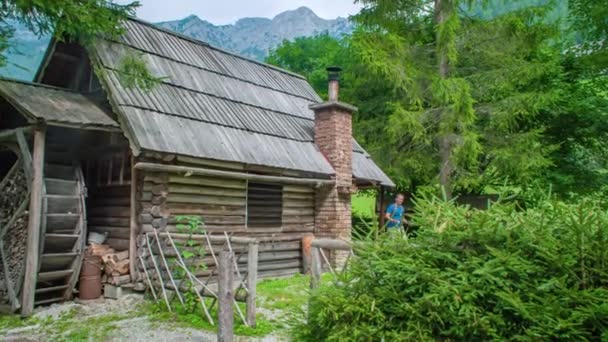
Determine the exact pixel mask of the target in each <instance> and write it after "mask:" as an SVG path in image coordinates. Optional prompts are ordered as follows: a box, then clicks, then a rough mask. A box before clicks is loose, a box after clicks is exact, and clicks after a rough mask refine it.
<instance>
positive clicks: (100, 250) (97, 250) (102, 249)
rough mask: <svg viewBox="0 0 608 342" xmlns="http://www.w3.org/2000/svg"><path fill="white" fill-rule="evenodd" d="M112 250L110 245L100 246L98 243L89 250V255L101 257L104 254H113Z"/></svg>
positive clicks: (91, 245) (93, 244)
mask: <svg viewBox="0 0 608 342" xmlns="http://www.w3.org/2000/svg"><path fill="white" fill-rule="evenodd" d="M110 250H111V248H110V246H109V245H99V244H96V243H92V244H90V245H89V247H88V248H87V254H89V255H94V256H99V257H101V256H103V255H104V254H107V253H111V251H110ZM112 252H113V250H112Z"/></svg>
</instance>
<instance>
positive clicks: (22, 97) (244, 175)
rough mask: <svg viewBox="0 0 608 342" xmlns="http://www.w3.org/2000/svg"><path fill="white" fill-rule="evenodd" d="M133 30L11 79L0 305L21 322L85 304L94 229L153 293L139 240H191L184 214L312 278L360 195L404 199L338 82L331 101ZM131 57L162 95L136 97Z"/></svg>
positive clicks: (57, 49) (1, 118) (56, 49)
mask: <svg viewBox="0 0 608 342" xmlns="http://www.w3.org/2000/svg"><path fill="white" fill-rule="evenodd" d="M125 25H126V32H125V34H124V36H123V37H122V39H121V40H120V41H108V40H99V41H98V42H97V44H96V45H95V46H94V47H92V48H90V49H88V50H87V49H85V48H84V47H82V46H80V45H78V44H74V43H66V42H61V41H52V42H51V44H50V46H49V49H48V52H47V55H46V57H45V59H44V61H43V63H42V66H41V68H40V70H39V72H38V74H37V76H36V79H35V83H24V82H18V81H14V80H7V79H4V80H0V145H1V146H3V148H2V149H1V150H0V165H1V167H0V172H1V173H0V179H2V183H0V192H1V193H2V194H1V195H0V196H4V197H3V198H1V199H0V206H2V207H0V212H1V213H2V216H0V240H1V241H3V243H0V253H1V257H2V261H3V267H2V272H3V273H2V275H1V277H0V279H2V281H3V284H4V287H3V288H0V296H4V297H5V298H9V299H10V298H13V299H15V300H10V301H9V303H10V304H12V309H13V310H16V309H17V308H18V307H19V306H21V307H22V308H23V309H22V311H23V312H24V313H25V314H27V313H30V312H31V309H32V308H33V305H34V303H35V304H36V305H41V304H45V303H52V302H55V301H60V300H65V299H69V298H70V297H71V294H72V289H73V288H74V285H75V283H76V280H77V274H78V268H79V265H80V260H81V257H82V251H83V248H84V245H85V234H86V232H87V231H88V232H99V233H104V234H107V237H108V240H107V243H108V244H109V245H111V246H112V247H113V248H114V249H116V250H129V251H130V256H131V259H132V260H131V276H132V280H133V281H134V282H138V281H141V274H140V273H141V270H140V269H138V267H137V264H136V263H135V260H134V259H135V258H134V256H137V255H138V251H139V249H141V248H144V246H142V242H141V239H139V237H141V235H142V234H144V233H145V232H150V231H154V230H157V231H168V232H172V231H176V229H177V217H178V216H197V217H201V218H202V220H203V222H204V227H205V229H206V230H207V231H208V232H210V233H214V234H215V233H217V234H223V233H224V232H227V233H229V234H235V235H246V236H252V237H256V238H257V239H258V240H259V241H260V244H261V246H260V257H259V266H258V270H259V274H260V276H261V277H264V276H285V275H291V274H294V273H297V272H301V270H302V251H301V241H302V238H303V236H305V235H306V234H314V235H315V236H324V237H338V238H346V239H348V238H349V237H350V229H351V227H350V220H351V210H350V198H351V193H352V192H353V191H354V190H355V189H357V188H368V187H393V186H394V184H393V182H392V181H391V180H390V179H389V178H388V177H387V176H386V175H385V174H384V172H382V170H381V169H380V168H379V167H378V166H377V165H376V164H375V163H374V162H373V160H372V159H371V158H370V156H369V154H368V153H367V152H365V150H364V149H363V148H362V147H361V146H360V145H359V144H357V142H356V141H355V140H354V139H353V138H352V123H351V121H352V119H351V116H352V113H353V112H354V111H356V108H354V107H352V106H350V105H348V104H345V103H342V102H339V101H338V79H337V77H336V74H335V71H336V70H333V74H332V77H330V99H329V101H327V102H323V101H322V99H321V98H320V97H319V96H318V95H317V94H316V93H315V91H314V90H313V89H312V87H311V86H310V85H309V84H308V82H307V81H306V80H305V79H304V78H303V77H302V76H299V75H296V74H293V73H291V72H288V71H285V70H282V69H279V68H276V67H274V66H270V65H266V64H263V63H260V62H257V61H253V60H249V59H246V58H243V57H240V56H237V55H234V54H232V53H229V52H226V51H223V50H220V49H217V48H215V47H212V46H210V45H208V44H206V43H203V42H200V41H197V40H193V39H191V38H188V37H185V36H182V35H179V34H176V33H173V32H170V31H166V30H164V29H161V28H158V27H156V26H154V25H151V24H148V23H145V22H142V21H139V20H136V19H130V20H128V21H127V22H126V23H125ZM130 56H139V57H140V58H141V59H142V60H143V61H145V62H146V64H147V66H148V69H149V70H150V71H151V72H152V73H153V74H154V75H155V76H157V77H162V82H161V83H160V84H159V85H157V86H155V87H154V88H153V89H152V90H150V91H144V90H141V89H139V88H136V87H132V88H130V87H127V86H126V85H125V83H124V82H123V81H122V80H123V78H122V77H123V76H124V75H120V74H119V70H121V63H124V60H125V58H129V57H130ZM9 188H10V189H12V190H11V191H8V192H5V190H6V189H9ZM9 192H10V193H11V194H12V195H10V196H9V195H5V193H9ZM11 196H12V197H11ZM7 232H10V233H7ZM37 241H38V243H36V242H37ZM13 253H21V254H19V255H21V257H15V258H13V259H15V260H12V259H11V255H12V254H13ZM15 255H17V254H15Z"/></svg>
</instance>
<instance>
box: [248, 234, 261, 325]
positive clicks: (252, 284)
mask: <svg viewBox="0 0 608 342" xmlns="http://www.w3.org/2000/svg"><path fill="white" fill-rule="evenodd" d="M258 247H259V244H258V243H257V242H256V243H250V244H249V250H248V251H247V291H248V293H247V324H248V325H249V326H250V327H252V328H255V311H256V308H255V298H256V287H257V282H258Z"/></svg>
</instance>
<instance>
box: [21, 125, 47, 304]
mask: <svg viewBox="0 0 608 342" xmlns="http://www.w3.org/2000/svg"><path fill="white" fill-rule="evenodd" d="M45 138H46V130H45V128H37V129H36V130H35V131H34V154H33V158H32V169H33V171H34V178H33V180H32V187H31V189H32V190H31V198H30V211H29V218H28V225H27V246H26V259H25V276H24V280H23V298H22V307H21V315H22V316H31V315H32V313H33V312H34V297H35V295H36V281H37V278H38V262H39V253H40V250H39V249H40V231H41V227H40V225H41V222H42V201H43V198H42V196H43V185H44V184H43V175H44V146H45Z"/></svg>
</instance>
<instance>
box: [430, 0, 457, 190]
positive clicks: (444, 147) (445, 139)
mask: <svg viewBox="0 0 608 342" xmlns="http://www.w3.org/2000/svg"><path fill="white" fill-rule="evenodd" d="M451 1H453V0H435V25H436V26H440V25H442V24H443V23H444V22H445V21H446V19H447V11H448V10H449V7H450V2H451ZM439 39H440V37H439V32H437V34H436V43H437V44H438V45H439V44H440V43H441V42H440V41H439ZM437 54H438V55H437V60H438V62H439V65H438V67H439V77H441V78H442V79H446V78H448V73H449V64H448V56H447V52H446V51H445V49H442V48H440V47H439V46H438V47H437ZM442 116H443V113H441V115H440V118H441V117H442ZM440 120H441V119H440ZM452 147H453V146H452V139H451V137H450V134H449V133H448V132H443V134H441V135H440V136H439V160H440V162H441V165H440V167H439V184H440V185H441V186H442V187H443V189H444V191H445V194H446V197H447V199H451V198H452V179H451V177H452V173H453V172H454V165H453V163H452Z"/></svg>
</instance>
